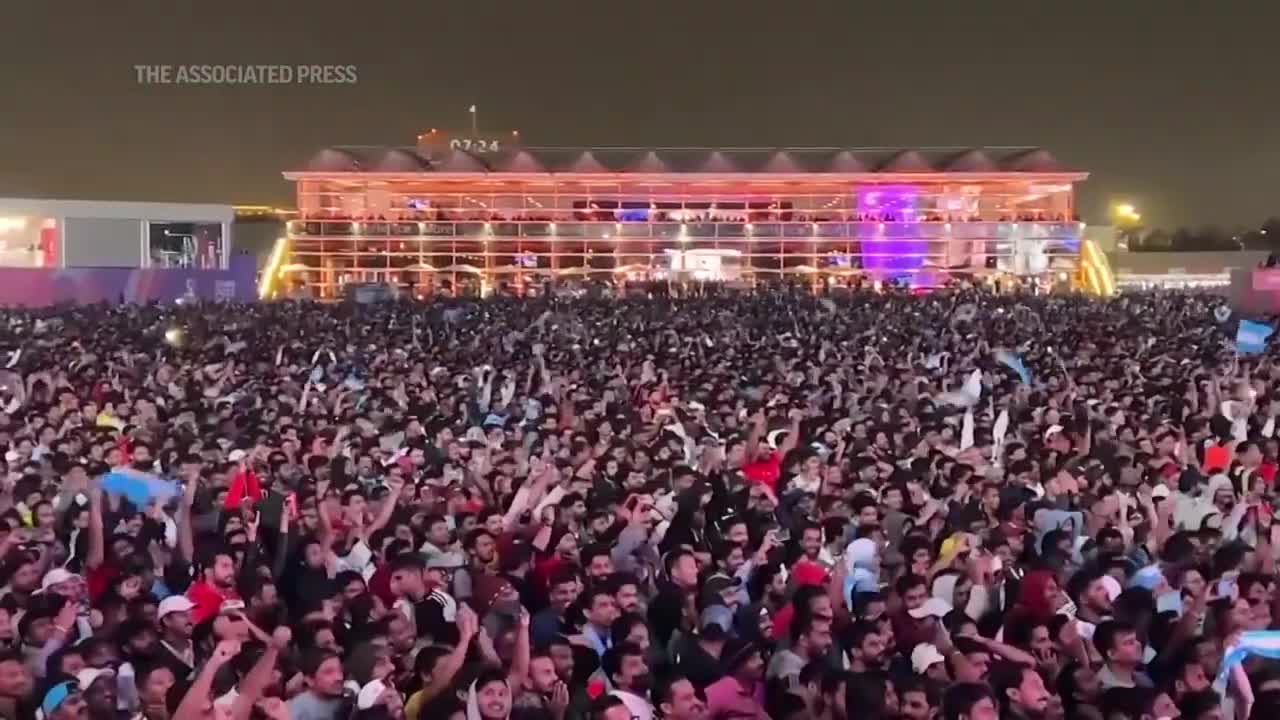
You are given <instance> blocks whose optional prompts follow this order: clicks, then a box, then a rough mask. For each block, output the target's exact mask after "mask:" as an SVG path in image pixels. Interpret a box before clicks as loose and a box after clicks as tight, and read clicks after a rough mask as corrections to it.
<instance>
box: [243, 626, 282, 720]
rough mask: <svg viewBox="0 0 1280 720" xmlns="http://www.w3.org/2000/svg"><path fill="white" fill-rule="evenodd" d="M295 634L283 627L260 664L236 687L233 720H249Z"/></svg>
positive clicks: (274, 637)
mask: <svg viewBox="0 0 1280 720" xmlns="http://www.w3.org/2000/svg"><path fill="white" fill-rule="evenodd" d="M291 639H293V633H292V632H291V631H290V630H289V628H288V627H287V626H284V625H281V626H280V627H278V628H276V630H275V632H274V633H272V634H271V637H270V638H268V639H267V640H268V641H267V647H266V649H265V650H263V651H262V655H261V657H259V658H258V662H256V663H254V664H253V667H252V668H250V669H249V672H248V673H247V674H245V676H244V679H242V680H241V681H240V684H239V685H237V686H236V693H237V694H236V699H235V701H233V702H232V704H231V718H232V720H249V716H250V714H251V713H252V712H253V706H254V703H256V702H258V700H259V699H261V698H262V695H263V693H265V692H266V690H267V686H268V685H270V684H271V671H272V670H274V669H275V665H276V661H277V660H279V659H280V651H281V650H283V649H284V648H286V647H288V646H289V641H290V640H291Z"/></svg>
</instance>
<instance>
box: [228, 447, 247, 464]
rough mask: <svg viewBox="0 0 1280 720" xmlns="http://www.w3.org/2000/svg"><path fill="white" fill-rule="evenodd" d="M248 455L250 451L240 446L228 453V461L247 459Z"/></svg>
mask: <svg viewBox="0 0 1280 720" xmlns="http://www.w3.org/2000/svg"><path fill="white" fill-rule="evenodd" d="M246 456H248V453H246V452H245V451H244V450H241V449H240V448H236V449H235V450H232V451H231V452H230V453H229V454H228V455H227V462H233V463H234V462H240V461H241V460H243V459H245V457H246Z"/></svg>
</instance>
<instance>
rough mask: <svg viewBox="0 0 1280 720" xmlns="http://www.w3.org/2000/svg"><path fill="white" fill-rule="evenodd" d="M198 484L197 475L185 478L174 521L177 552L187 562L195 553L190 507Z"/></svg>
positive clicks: (194, 498) (192, 558)
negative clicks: (176, 531) (180, 501)
mask: <svg viewBox="0 0 1280 720" xmlns="http://www.w3.org/2000/svg"><path fill="white" fill-rule="evenodd" d="M198 485H199V483H198V477H196V476H192V477H189V478H187V484H186V485H185V486H183V488H182V504H181V505H179V506H178V517H177V521H176V522H175V523H174V524H176V525H177V526H178V553H179V554H180V555H182V558H183V559H184V560H186V561H187V562H192V561H193V560H194V559H195V555H196V553H195V548H196V543H195V537H194V536H193V535H192V530H191V507H192V505H194V504H195V501H196V488H197V487H198Z"/></svg>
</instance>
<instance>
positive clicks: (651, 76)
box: [0, 0, 1280, 226]
mask: <svg viewBox="0 0 1280 720" xmlns="http://www.w3.org/2000/svg"><path fill="white" fill-rule="evenodd" d="M10 5H11V6H10V7H6V17H5V24H6V29H5V38H4V42H3V43H0V91H2V92H3V96H2V98H3V99H2V100H0V158H2V159H0V194H4V195H8V196H25V195H31V196H49V197H76V198H101V199H129V200H181V201H209V202H238V203H265V202H272V203H280V202H284V203H290V197H291V189H290V187H289V186H288V184H287V183H286V182H285V181H284V180H283V179H281V177H280V171H281V170H282V169H284V168H286V167H291V166H297V165H298V164H300V163H301V162H303V160H305V158H307V157H308V156H309V155H310V154H311V153H312V152H314V151H315V150H316V149H318V148H321V147H323V146H326V145H335V144H408V143H410V142H412V139H413V137H414V136H415V135H416V134H417V133H418V132H420V131H422V130H423V129H425V128H429V127H433V126H434V127H441V128H449V127H452V128H459V129H462V128H465V127H466V126H467V123H468V120H467V114H466V108H467V106H468V105H469V104H471V103H473V102H474V103H477V104H478V105H479V108H480V115H479V117H480V124H481V127H482V129H485V128H487V129H491V130H509V129H512V128H518V129H519V130H520V131H521V133H522V136H523V139H524V141H525V142H526V144H531V145H732V146H747V145H758V146H778V145H791V146H803V145H856V146H921V145H1041V146H1044V147H1046V148H1049V149H1051V150H1052V151H1053V152H1054V153H1055V154H1057V155H1058V156H1059V157H1060V158H1061V159H1062V160H1064V161H1066V162H1068V163H1070V164H1073V165H1077V166H1079V167H1082V168H1084V169H1087V170H1090V171H1091V172H1092V173H1093V177H1092V179H1091V180H1090V181H1089V182H1088V183H1086V186H1085V188H1084V189H1083V190H1082V197H1083V201H1084V202H1083V209H1084V211H1085V215H1086V219H1088V220H1090V221H1092V222H1095V223H1097V222H1101V221H1103V220H1104V219H1105V218H1104V211H1103V209H1104V208H1105V207H1106V205H1107V203H1108V202H1114V201H1117V200H1128V201H1132V202H1133V203H1134V204H1136V205H1137V206H1138V207H1139V209H1140V210H1141V211H1142V212H1143V214H1144V215H1145V217H1146V219H1147V220H1149V221H1151V223H1152V224H1154V225H1161V226H1174V225H1177V224H1193V225H1202V224H1205V223H1210V222H1217V223H1223V224H1236V223H1241V224H1253V223H1258V222H1260V221H1261V220H1262V219H1264V218H1265V217H1267V216H1268V215H1270V214H1272V213H1274V214H1278V215H1280V196H1277V193H1276V192H1275V190H1276V188H1280V135H1277V133H1276V131H1275V130H1274V128H1275V127H1276V126H1277V119H1278V118H1280V94H1278V93H1277V87H1280V85H1278V84H1277V81H1276V68H1277V66H1278V63H1277V50H1276V46H1275V41H1274V37H1273V35H1272V32H1273V30H1272V29H1273V27H1274V26H1275V23H1276V21H1277V20H1280V5H1277V4H1276V3H1268V2H1261V1H1258V2H1248V3H1246V2H1224V3H1209V2H1204V1H1203V0H1197V1H1194V2H1176V1H1167V2H1158V3H1157V2H1147V1H1143V0H1122V1H1121V2H1115V1H1114V0H1111V1H1109V2H1100V1H1092V0H1078V1H1074V2H1064V1H1062V0H1040V1H1035V0H1032V1H1030V2H1028V1H1027V0H1022V1H1020V2H998V1H994V0H993V1H986V0H969V1H967V2H959V1H953V0H923V1H916V2H913V1H906V0H892V1H886V0H876V1H874V2H869V1H867V0H839V1H836V0H831V1H829V2H803V1H802V0H786V1H785V2H784V1H783V0H773V1H772V2H756V1H755V0H736V1H735V2H721V1H720V0H679V1H670V2H668V1H666V0H644V1H642V2H641V1H632V0H595V1H594V2H579V1H578V0H501V1H493V0H451V1H449V2H440V1H438V0H413V1H408V0H364V1H363V2H360V1H358V0H342V1H340V2H336V1H332V0H254V1H244V0H168V1H166V2H161V1H158V0H127V1H125V2H111V3H102V2H89V1H88V0H82V1H79V2H62V1H59V0H45V1H43V2H26V1H17V2H12V3H10ZM184 63H213V64H251V63H286V64H291V65H292V64H299V63H304V64H313V63H314V64H353V65H356V66H357V68H358V73H359V77H358V83H357V84H355V85H351V86H334V85H328V86H325V85H317V86H240V87H198V86H157V85H142V84H139V83H138V82H137V80H136V76H135V72H134V69H133V66H134V65H135V64H170V65H177V64H184ZM290 204H291V203H290Z"/></svg>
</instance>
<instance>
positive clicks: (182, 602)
mask: <svg viewBox="0 0 1280 720" xmlns="http://www.w3.org/2000/svg"><path fill="white" fill-rule="evenodd" d="M195 607H196V604H195V603H193V602H191V601H190V600H188V599H187V596H186V595H170V596H169V597H167V598H165V599H163V600H161V601H160V609H159V610H158V611H157V612H156V617H157V618H159V619H161V620H163V619H164V616H166V615H169V614H170V613H181V612H191V611H192V610H194V609H195Z"/></svg>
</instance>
